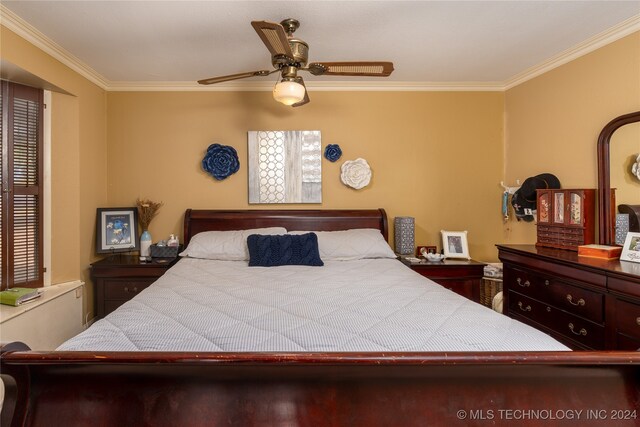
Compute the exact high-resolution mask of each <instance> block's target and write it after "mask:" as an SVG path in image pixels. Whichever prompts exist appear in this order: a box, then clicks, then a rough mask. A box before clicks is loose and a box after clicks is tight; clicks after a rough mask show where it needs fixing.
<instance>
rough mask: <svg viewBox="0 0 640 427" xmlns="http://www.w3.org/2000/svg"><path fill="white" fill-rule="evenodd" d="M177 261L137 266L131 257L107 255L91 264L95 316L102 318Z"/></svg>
mask: <svg viewBox="0 0 640 427" xmlns="http://www.w3.org/2000/svg"><path fill="white" fill-rule="evenodd" d="M178 259H179V258H173V259H164V258H162V259H158V258H154V259H153V261H150V262H145V263H141V262H140V258H139V257H137V256H131V255H111V256H109V257H107V258H104V259H101V260H100V261H96V262H94V263H93V264H91V279H92V280H93V283H94V285H95V296H94V299H95V314H96V317H98V318H102V317H104V316H106V315H107V314H109V313H111V312H112V311H113V310H115V309H116V308H118V307H120V306H121V305H122V304H124V303H125V302H127V301H129V300H130V299H131V298H133V297H134V296H136V295H137V294H138V293H139V292H141V291H142V290H143V289H145V288H147V287H148V286H149V285H150V284H152V283H153V282H155V281H156V280H157V279H158V278H159V277H160V276H162V275H163V274H164V273H165V272H166V271H167V270H168V269H169V267H171V266H172V265H173V264H175V263H176V262H177V261H178Z"/></svg>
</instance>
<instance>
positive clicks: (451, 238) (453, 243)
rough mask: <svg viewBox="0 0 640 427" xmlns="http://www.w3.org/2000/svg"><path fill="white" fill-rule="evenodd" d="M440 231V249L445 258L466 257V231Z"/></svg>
mask: <svg viewBox="0 0 640 427" xmlns="http://www.w3.org/2000/svg"><path fill="white" fill-rule="evenodd" d="M440 232H441V233H442V249H443V250H444V257H445V258H466V259H471V257H470V256H469V243H468V242H467V231H466V230H465V231H445V230H442V231H440Z"/></svg>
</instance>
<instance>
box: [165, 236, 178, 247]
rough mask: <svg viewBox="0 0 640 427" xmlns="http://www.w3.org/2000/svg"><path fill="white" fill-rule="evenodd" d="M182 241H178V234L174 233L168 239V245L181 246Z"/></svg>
mask: <svg viewBox="0 0 640 427" xmlns="http://www.w3.org/2000/svg"><path fill="white" fill-rule="evenodd" d="M179 245H180V242H179V241H178V236H176V235H175V234H172V235H171V236H169V240H168V241H167V246H179Z"/></svg>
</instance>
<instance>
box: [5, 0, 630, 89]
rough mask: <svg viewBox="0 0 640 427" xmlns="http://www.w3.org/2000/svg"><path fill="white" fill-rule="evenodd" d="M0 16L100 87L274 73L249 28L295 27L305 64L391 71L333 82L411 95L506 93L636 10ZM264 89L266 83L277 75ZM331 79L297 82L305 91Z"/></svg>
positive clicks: (317, 8) (431, 6)
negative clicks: (474, 87) (382, 64)
mask: <svg viewBox="0 0 640 427" xmlns="http://www.w3.org/2000/svg"><path fill="white" fill-rule="evenodd" d="M2 5H3V6H4V8H8V9H9V11H10V12H12V13H9V12H7V11H6V9H4V8H3V9H4V12H5V20H4V21H6V15H7V14H11V15H13V14H15V15H17V16H18V17H19V19H17V20H18V21H22V20H23V21H25V22H26V23H27V24H28V25H26V26H27V27H29V28H30V27H34V28H35V31H34V32H35V33H36V34H37V33H41V35H40V36H42V35H44V37H42V38H43V39H44V40H45V41H46V42H49V43H51V42H53V43H51V44H53V45H56V44H57V45H58V46H57V48H58V49H59V48H61V49H62V51H63V52H64V51H66V52H67V53H69V54H71V58H72V61H77V62H78V63H79V64H82V65H83V66H88V67H89V68H90V69H92V70H93V71H94V72H95V73H97V74H98V76H99V78H100V79H102V80H103V81H104V82H106V83H105V84H106V86H107V87H109V86H113V87H117V86H118V85H119V84H121V83H124V82H128V84H130V85H131V84H134V85H135V83H139V84H153V83H160V82H162V83H163V84H166V82H194V81H195V80H198V79H203V78H207V77H212V76H218V75H225V74H233V73H238V72H245V71H253V70H260V69H267V68H271V64H270V58H269V52H268V51H267V49H266V48H265V46H264V45H263V43H262V42H261V40H260V39H259V37H258V35H257V34H256V32H255V31H254V30H253V28H252V27H251V25H250V21H252V20H268V21H275V22H279V21H281V20H282V19H284V18H288V17H292V18H296V19H298V20H299V21H300V23H301V27H300V29H299V30H298V31H297V32H296V36H297V37H299V38H301V39H303V40H305V41H306V42H307V43H308V44H309V46H310V53H309V59H310V61H343V60H351V61H358V60H360V61H366V60H388V61H393V63H394V64H395V71H394V73H393V74H392V75H391V77H389V78H388V79H378V80H376V79H375V78H359V79H356V78H345V77H339V78H337V79H338V80H343V81H346V80H349V81H350V82H352V83H354V84H357V83H358V82H368V83H371V82H373V81H379V80H386V81H387V82H389V83H396V84H399V83H400V82H402V83H405V84H408V85H411V84H414V85H416V84H425V83H432V84H433V83H435V84H437V83H442V84H444V83H447V84H451V83H458V84H462V85H464V84H469V85H471V84H487V85H491V84H495V85H505V84H508V82H510V81H513V80H514V79H516V78H518V76H522V75H524V74H526V73H530V72H531V71H532V70H534V69H535V68H536V67H540V65H541V64H545V63H548V62H549V61H552V60H553V59H554V58H558V57H559V56H562V55H565V56H566V53H567V52H568V51H570V50H571V49H574V50H575V49H576V47H579V46H581V45H584V44H585V43H587V42H589V41H590V40H593V39H594V38H598V37H600V38H601V39H602V37H603V34H605V35H606V34H609V33H611V32H613V33H615V32H616V31H617V30H616V29H617V28H623V29H624V30H626V31H627V33H628V32H629V29H630V28H631V30H637V29H638V27H640V25H638V23H639V22H640V19H638V18H639V16H640V0H636V1H464V2H463V1H342V2H334V1H252V2H249V1H7V0H2ZM14 21H15V19H14ZM3 23H4V22H3ZM32 30H33V29H32ZM607 32H608V33H607ZM614 35H615V34H614ZM74 57H75V58H74ZM262 79H263V80H264V79H266V80H268V81H269V82H270V84H272V82H271V80H273V81H275V79H276V75H273V76H272V77H267V78H262ZM332 79H336V77H328V76H324V77H314V76H311V75H309V74H305V80H306V81H307V83H308V84H311V85H313V83H314V81H315V82H318V81H320V83H319V84H322V83H323V82H324V81H331V80H332ZM254 80H255V78H254Z"/></svg>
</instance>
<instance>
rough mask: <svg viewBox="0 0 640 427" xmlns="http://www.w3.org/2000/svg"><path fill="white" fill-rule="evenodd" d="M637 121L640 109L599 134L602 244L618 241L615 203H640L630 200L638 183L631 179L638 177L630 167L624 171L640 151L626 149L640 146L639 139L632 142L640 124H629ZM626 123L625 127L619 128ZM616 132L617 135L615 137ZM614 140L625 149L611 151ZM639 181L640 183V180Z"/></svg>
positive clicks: (611, 124) (617, 118)
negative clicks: (613, 197)
mask: <svg viewBox="0 0 640 427" xmlns="http://www.w3.org/2000/svg"><path fill="white" fill-rule="evenodd" d="M637 122H640V111H636V112H633V113H629V114H625V115H623V116H620V117H616V118H615V119H613V120H612V121H610V122H609V123H608V124H607V125H606V126H605V127H604V128H603V129H602V132H600V136H599V137H598V217H599V222H598V233H599V236H600V238H599V240H600V244H602V245H614V244H615V217H616V215H615V213H616V205H617V204H620V203H627V204H629V203H633V204H638V203H640V200H637V199H636V200H627V199H628V198H630V197H631V198H633V193H634V190H635V191H637V190H636V189H637V188H638V186H637V185H636V183H635V182H633V181H631V180H632V179H635V178H633V177H632V176H631V172H630V170H623V169H624V168H626V167H627V166H628V167H630V166H631V164H630V163H629V160H630V158H631V156H633V155H634V154H635V155H636V156H637V155H638V154H640V152H637V151H636V152H633V151H632V152H626V153H625V152H624V151H625V149H626V148H628V149H630V150H636V149H635V148H633V147H634V146H638V145H640V144H638V142H637V141H633V139H634V138H638V136H640V131H639V130H636V126H639V125H634V126H626V125H629V124H631V123H637ZM623 126H625V128H624V129H620V128H622V127H623ZM619 129H620V130H619ZM614 133H615V138H613V136H614ZM628 140H629V141H628ZM611 143H613V144H616V143H617V144H618V145H621V146H622V148H621V149H617V148H616V150H615V152H613V154H612V152H611ZM621 162H622V163H623V164H622V165H621V164H620V163H621ZM631 163H633V162H631ZM627 181H630V182H627ZM638 182H639V183H640V181H638ZM612 187H613V188H618V190H616V199H617V200H612V197H611V188H612ZM636 194H637V193H636Z"/></svg>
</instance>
